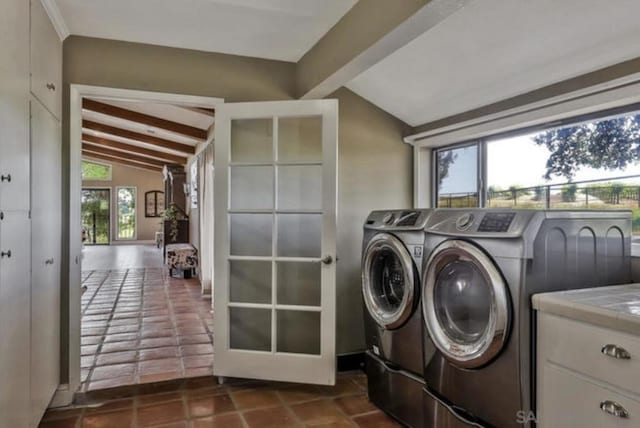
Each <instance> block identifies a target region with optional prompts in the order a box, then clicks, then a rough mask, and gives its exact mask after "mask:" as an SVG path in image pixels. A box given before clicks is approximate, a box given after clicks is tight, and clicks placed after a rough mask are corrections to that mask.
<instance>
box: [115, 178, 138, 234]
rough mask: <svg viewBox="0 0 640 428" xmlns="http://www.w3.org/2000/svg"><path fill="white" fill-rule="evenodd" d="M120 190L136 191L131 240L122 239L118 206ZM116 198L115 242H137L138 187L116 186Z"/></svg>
mask: <svg viewBox="0 0 640 428" xmlns="http://www.w3.org/2000/svg"><path fill="white" fill-rule="evenodd" d="M120 189H133V191H134V197H133V200H134V209H133V222H134V223H133V237H131V238H120V207H119V206H118V194H119V193H120ZM113 193H114V197H115V204H114V207H115V213H116V215H115V228H116V231H115V232H116V233H115V236H114V241H137V240H138V186H116V188H115V192H113Z"/></svg>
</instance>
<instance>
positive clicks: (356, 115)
mask: <svg viewBox="0 0 640 428" xmlns="http://www.w3.org/2000/svg"><path fill="white" fill-rule="evenodd" d="M329 98H337V99H338V100H339V102H340V105H339V109H340V114H339V133H338V138H339V146H338V257H339V259H340V260H339V261H338V265H337V266H338V290H337V292H338V343H337V349H338V353H347V352H352V351H358V350H363V349H364V348H365V344H364V334H363V328H364V327H363V318H362V317H363V314H362V300H361V299H362V297H361V291H360V282H361V280H360V253H361V251H362V226H363V224H364V221H365V219H366V217H367V215H368V214H369V212H370V211H372V210H374V209H385V208H409V207H411V205H412V193H413V163H412V162H413V156H412V150H411V146H409V145H408V144H404V143H402V135H403V132H405V131H406V129H407V128H406V125H405V124H404V123H403V122H401V121H400V120H398V119H396V118H394V117H393V116H391V115H389V114H388V113H386V112H384V111H382V110H380V109H379V108H378V107H376V106H374V105H373V104H371V103H369V102H368V101H366V100H364V99H363V98H361V97H359V96H358V95H356V94H355V93H353V92H351V91H350V90H348V89H346V88H342V89H339V90H338V91H336V92H335V93H333V94H331V95H330V96H329Z"/></svg>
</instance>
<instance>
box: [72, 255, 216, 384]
mask: <svg viewBox="0 0 640 428" xmlns="http://www.w3.org/2000/svg"><path fill="white" fill-rule="evenodd" d="M82 283H83V285H84V286H86V287H87V291H86V292H84V294H83V295H82V339H81V343H82V347H81V355H82V356H81V367H82V370H81V376H82V386H81V391H82V392H86V391H93V390H100V389H105V388H114V387H120V386H123V385H135V384H146V383H152V382H160V381H166V380H170V379H180V378H188V377H195V376H207V375H211V374H212V365H213V345H212V328H211V322H212V314H211V299H203V298H202V297H201V293H200V284H199V282H198V280H197V279H190V280H184V279H176V278H172V277H169V276H168V275H167V273H166V271H165V270H164V269H162V268H144V269H124V270H105V271H98V270H94V271H86V272H83V274H82Z"/></svg>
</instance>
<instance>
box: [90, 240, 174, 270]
mask: <svg viewBox="0 0 640 428" xmlns="http://www.w3.org/2000/svg"><path fill="white" fill-rule="evenodd" d="M162 267H163V261H162V249H161V248H157V247H156V246H155V245H150V244H144V245H143V244H136V245H85V246H84V248H83V249H82V271H83V272H87V271H93V270H110V269H131V268H162Z"/></svg>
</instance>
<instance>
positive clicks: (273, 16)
mask: <svg viewBox="0 0 640 428" xmlns="http://www.w3.org/2000/svg"><path fill="white" fill-rule="evenodd" d="M54 1H55V3H56V4H57V6H58V8H59V9H60V12H61V14H62V17H63V19H64V21H65V24H66V25H67V27H68V28H69V31H70V33H71V34H77V35H82V36H90V37H99V38H105V39H115V40H125V41H130V42H140V43H150V44H154V45H162V46H172V47H178V48H186V49H197V50H202V51H209V52H222V53H228V54H234V55H245V56H252V57H260V58H269V59H277V60H283V61H292V62H296V61H298V60H299V59H300V58H301V57H302V56H303V55H304V53H305V52H307V51H308V50H309V49H310V48H311V47H312V46H313V45H314V44H315V43H316V42H317V41H318V40H319V39H320V38H321V37H322V36H323V35H324V34H325V33H326V32H327V31H329V29H331V27H333V26H334V25H335V24H336V23H337V22H338V20H339V19H340V18H341V17H342V16H343V15H344V14H345V13H346V12H347V11H348V10H349V9H351V7H352V6H353V5H354V4H355V3H356V1H357V0H54Z"/></svg>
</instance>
